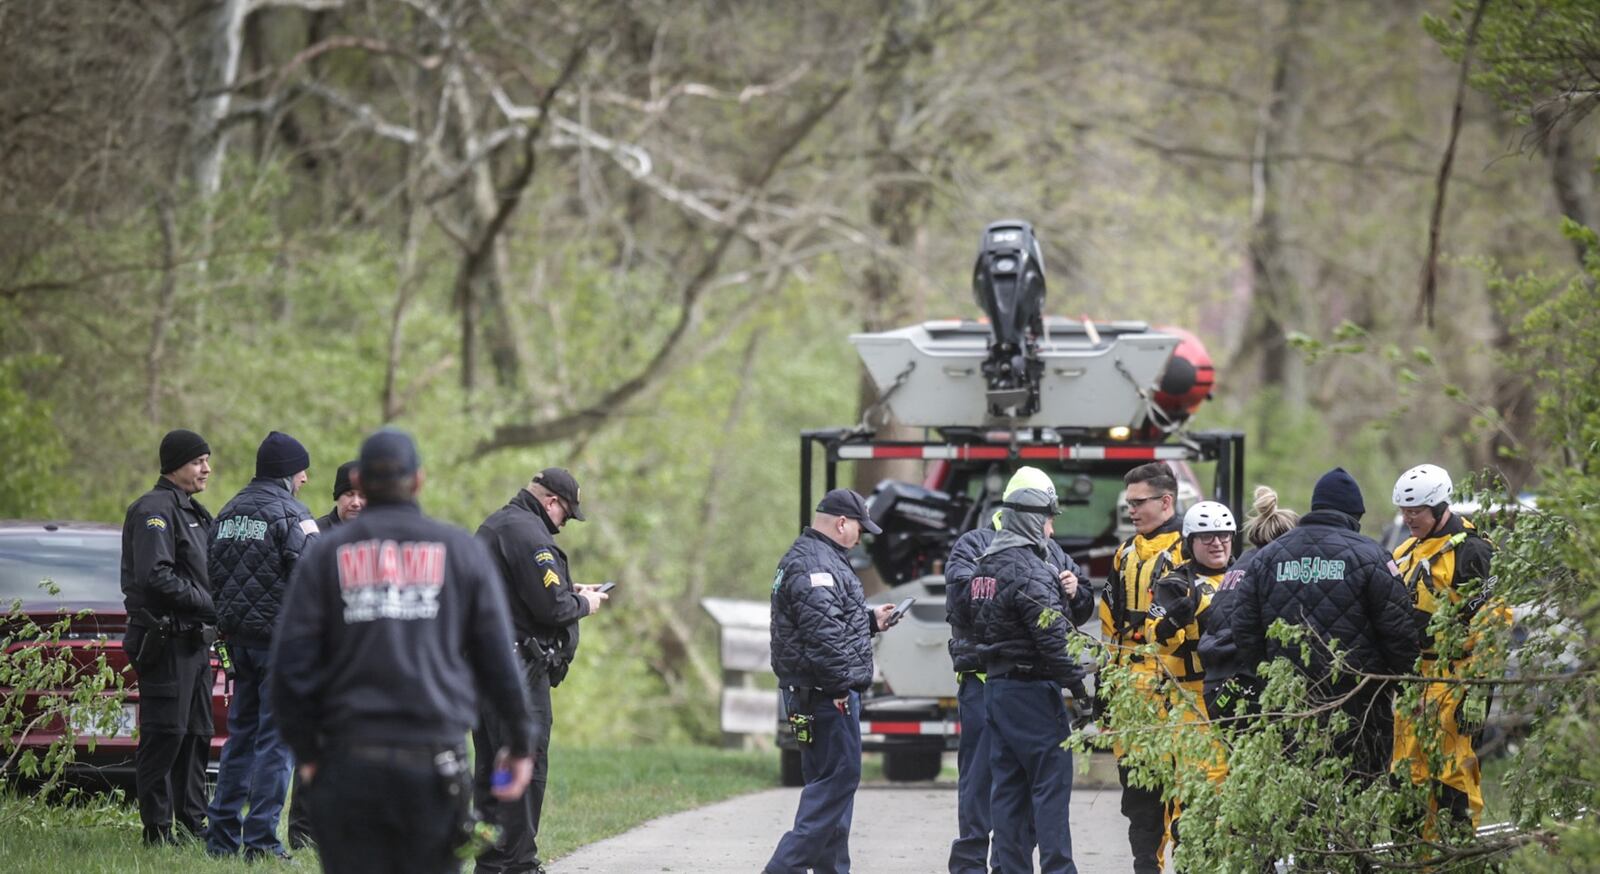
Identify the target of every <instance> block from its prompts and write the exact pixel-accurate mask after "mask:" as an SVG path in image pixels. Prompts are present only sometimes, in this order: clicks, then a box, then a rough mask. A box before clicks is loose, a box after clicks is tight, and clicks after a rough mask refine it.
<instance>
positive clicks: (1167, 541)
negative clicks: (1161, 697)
mask: <svg viewBox="0 0 1600 874" xmlns="http://www.w3.org/2000/svg"><path fill="white" fill-rule="evenodd" d="M1122 482H1123V484H1124V485H1125V486H1126V487H1127V492H1126V495H1125V497H1124V500H1125V501H1126V502H1127V505H1126V506H1127V510H1128V516H1129V518H1131V519H1132V520H1133V527H1134V531H1135V532H1136V533H1135V534H1134V536H1133V537H1131V538H1129V539H1128V540H1126V541H1124V542H1123V543H1122V544H1121V545H1120V546H1118V547H1117V551H1116V553H1115V554H1114V555H1113V556H1112V559H1111V578H1110V579H1109V580H1107V581H1106V589H1105V592H1104V593H1103V594H1102V595H1101V599H1100V639H1101V640H1102V641H1104V642H1105V644H1106V646H1107V647H1109V648H1110V651H1111V661H1112V663H1113V664H1118V665H1124V666H1127V667H1128V668H1129V669H1130V670H1132V671H1133V672H1135V676H1136V677H1137V678H1138V679H1137V680H1136V682H1138V683H1139V687H1140V690H1141V691H1142V692H1145V693H1147V694H1150V695H1156V694H1158V691H1157V685H1158V684H1157V683H1156V676H1157V674H1158V672H1159V667H1158V664H1157V663H1156V662H1155V661H1154V660H1151V659H1146V658H1144V657H1143V656H1141V655H1139V654H1138V653H1136V652H1135V650H1136V649H1137V648H1138V647H1140V646H1141V645H1143V644H1145V643H1147V642H1148V640H1147V639H1146V636H1145V621H1146V620H1147V619H1149V610H1150V590H1151V586H1152V584H1153V583H1154V582H1155V581H1156V580H1159V579H1161V578H1162V577H1163V576H1165V575H1166V574H1167V573H1168V572H1169V571H1171V570H1172V569H1173V568H1175V567H1177V566H1178V565H1179V564H1181V563H1182V562H1183V560H1184V559H1183V534H1182V530H1181V529H1182V525H1181V524H1180V522H1179V520H1178V518H1177V515H1176V513H1177V502H1178V480H1177V478H1176V477H1174V476H1173V475H1172V469H1171V468H1169V467H1167V465H1165V464H1163V463H1160V462H1154V463H1151V464H1141V465H1139V466H1138V467H1136V468H1134V469H1133V470H1130V471H1128V472H1127V473H1126V474H1124V475H1123V477H1122ZM1115 751H1116V752H1117V755H1118V756H1119V757H1120V756H1121V750H1120V748H1119V749H1117V750H1115ZM1117 776H1118V778H1119V779H1120V780H1121V782H1122V815H1123V816H1125V817H1127V818H1128V846H1129V848H1130V849H1131V850H1132V852H1133V870H1134V874H1160V871H1161V861H1160V858H1161V843H1162V835H1163V834H1164V833H1165V831H1166V827H1165V824H1164V821H1165V810H1166V805H1165V804H1163V803H1162V801H1161V791H1160V790H1159V789H1147V788H1145V787H1142V786H1136V785H1134V784H1133V782H1132V774H1131V772H1130V770H1129V769H1128V768H1127V767H1126V766H1124V765H1122V764H1118V765H1117Z"/></svg>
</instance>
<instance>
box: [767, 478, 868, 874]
mask: <svg viewBox="0 0 1600 874" xmlns="http://www.w3.org/2000/svg"><path fill="white" fill-rule="evenodd" d="M862 531H866V532H867V533H869V534H881V533H882V531H883V529H881V528H879V527H878V526H877V524H876V523H874V522H873V521H872V516H871V514H870V513H869V512H868V510H867V502H866V501H865V500H864V499H863V498H862V497H861V496H860V495H858V494H856V493H855V492H853V491H851V490H849V489H834V490H833V491H831V492H828V493H827V494H826V495H823V497H822V501H821V502H820V503H818V504H817V511H816V515H815V516H813V517H812V519H811V526H810V527H808V528H806V529H805V530H804V531H802V532H800V536H799V538H797V539H796V540H795V542H794V545H792V546H790V547H789V551H788V552H786V553H784V555H783V558H781V559H779V560H778V573H777V575H776V576H774V577H773V579H772V671H773V673H775V674H777V675H778V688H779V690H780V691H781V692H782V695H783V705H784V711H785V712H786V713H788V714H789V723H790V726H791V727H792V728H793V729H794V732H795V739H796V740H797V741H799V743H800V770H801V773H802V774H804V775H805V780H806V785H805V788H804V789H802V790H800V805H799V809H797V810H796V811H795V814H794V828H792V829H790V830H789V831H788V832H786V833H785V834H784V836H783V837H782V838H781V839H780V840H779V841H778V848H777V849H776V850H774V851H773V853H772V858H771V859H770V860H768V861H767V866H766V869H765V870H766V874H804V872H806V871H808V870H813V871H815V872H816V874H848V872H849V871H850V820H851V815H852V813H853V812H854V810H855V797H856V787H857V786H858V785H859V784H860V783H861V697H860V693H861V692H862V691H863V690H865V689H866V688H867V687H868V686H870V685H872V635H873V634H876V633H877V632H879V631H882V630H884V629H885V628H887V627H888V623H889V622H890V621H891V614H892V613H893V612H894V605H893V604H880V605H879V606H877V607H875V608H871V609H868V607H867V600H866V596H865V594H864V593H863V592H862V589H861V581H860V580H859V579H857V578H856V574H855V571H854V570H853V569H851V567H850V558H849V552H850V549H851V547H853V546H855V545H856V543H857V542H859V541H860V540H861V532H862Z"/></svg>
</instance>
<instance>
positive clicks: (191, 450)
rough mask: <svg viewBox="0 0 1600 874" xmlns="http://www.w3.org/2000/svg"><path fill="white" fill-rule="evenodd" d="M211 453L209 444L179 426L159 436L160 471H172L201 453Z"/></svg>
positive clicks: (204, 439) (197, 435)
mask: <svg viewBox="0 0 1600 874" xmlns="http://www.w3.org/2000/svg"><path fill="white" fill-rule="evenodd" d="M210 454H211V444H209V443H207V442H206V438H204V437H201V436H200V435H199V434H196V433H194V432H193V431H187V430H184V429H183V428H179V429H177V430H175V431H168V432H167V436H165V437H163V438H161V472H162V473H172V472H173V471H175V470H177V469H178V468H180V467H183V466H184V465H185V464H188V463H189V462H191V461H194V460H195V459H196V458H199V457H200V456H202V455H210Z"/></svg>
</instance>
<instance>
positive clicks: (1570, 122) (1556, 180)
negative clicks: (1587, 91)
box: [1533, 106, 1600, 268]
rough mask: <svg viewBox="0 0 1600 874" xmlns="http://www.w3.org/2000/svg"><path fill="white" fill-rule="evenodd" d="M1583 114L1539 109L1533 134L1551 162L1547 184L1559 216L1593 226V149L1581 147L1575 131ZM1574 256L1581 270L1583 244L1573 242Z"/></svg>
mask: <svg viewBox="0 0 1600 874" xmlns="http://www.w3.org/2000/svg"><path fill="white" fill-rule="evenodd" d="M1583 116H1584V113H1581V112H1578V111H1576V110H1574V109H1573V108H1571V107H1567V108H1566V110H1565V111H1562V110H1560V109H1557V108H1554V107H1552V106H1542V107H1540V108H1539V109H1538V110H1536V111H1535V112H1534V114H1533V126H1534V131H1535V135H1536V136H1537V137H1538V138H1539V145H1540V148H1541V150H1542V151H1543V152H1544V156H1545V159H1546V160H1547V161H1548V162H1549V163H1550V185H1551V187H1552V189H1553V190H1554V191H1555V195H1556V203H1557V204H1558V205H1560V207H1561V214H1562V215H1564V216H1566V217H1567V218H1569V219H1572V220H1573V221H1575V222H1577V223H1578V224H1580V225H1583V226H1584V227H1586V228H1592V227H1595V222H1596V221H1597V220H1600V204H1597V203H1596V201H1595V179H1594V168H1595V149H1594V146H1593V145H1592V143H1591V145H1590V146H1589V148H1587V149H1585V148H1583V142H1584V141H1583V139H1582V138H1581V137H1580V136H1579V135H1578V134H1579V132H1578V129H1579V128H1580V127H1582V125H1583ZM1572 248H1573V254H1574V255H1575V256H1576V257H1577V259H1578V266H1579V267H1580V268H1581V267H1583V256H1584V247H1583V243H1581V242H1579V241H1577V240H1573V241H1572Z"/></svg>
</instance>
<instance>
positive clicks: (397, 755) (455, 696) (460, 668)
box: [271, 429, 533, 874]
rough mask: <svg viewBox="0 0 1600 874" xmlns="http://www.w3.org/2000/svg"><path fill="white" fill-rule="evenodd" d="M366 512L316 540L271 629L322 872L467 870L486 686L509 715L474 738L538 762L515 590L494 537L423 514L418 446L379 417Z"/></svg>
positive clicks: (365, 465) (281, 709)
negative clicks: (497, 731) (474, 764)
mask: <svg viewBox="0 0 1600 874" xmlns="http://www.w3.org/2000/svg"><path fill="white" fill-rule="evenodd" d="M352 481H353V483H354V485H355V486H356V488H358V489H360V490H361V491H362V493H363V494H364V495H366V497H367V501H368V506H367V508H366V510H365V511H363V512H362V514H361V516H360V518H358V519H356V520H355V521H353V522H349V523H346V524H344V525H340V526H338V527H337V528H336V529H335V530H333V531H331V532H329V533H328V534H327V536H325V537H318V538H316V540H315V541H313V543H312V546H311V549H310V550H309V551H308V552H307V553H306V555H305V556H304V557H303V558H302V559H301V561H300V563H299V565H298V567H296V568H295V573H294V578H293V580H292V582H291V583H290V585H289V592H288V596H287V598H286V599H285V601H284V604H283V612H282V615H281V617H280V619H279V623H278V629H277V632H276V633H275V634H274V636H273V640H272V661H271V671H272V681H271V686H272V695H273V702H274V704H275V706H276V708H277V713H278V720H279V724H280V726H281V728H282V733H283V737H284V739H285V740H286V741H287V742H288V744H289V746H290V748H291V749H293V750H294V754H295V760H296V762H297V763H298V770H299V771H300V776H301V779H302V781H303V783H304V785H305V787H306V792H307V794H308V796H309V797H308V798H307V802H308V804H309V805H310V808H311V818H312V823H313V827H314V829H315V831H316V834H317V842H318V843H317V850H318V854H319V856H320V858H321V862H322V865H323V870H325V871H329V872H334V874H340V872H367V871H411V872H445V871H450V872H458V871H459V870H460V864H459V862H457V860H456V858H455V855H454V849H455V847H457V846H458V845H459V844H460V843H461V842H462V840H463V839H464V837H465V834H466V830H467V828H468V825H469V823H470V819H469V817H470V811H469V808H468V800H469V798H470V796H471V791H472V789H471V783H472V780H471V774H470V773H469V771H468V769H467V765H466V759H465V756H466V749H465V740H466V736H467V733H468V732H469V731H471V730H472V727H473V725H474V723H476V722H477V713H478V710H479V704H480V695H481V697H482V699H485V703H486V706H489V707H493V708H495V709H496V711H497V712H498V714H499V716H500V718H501V719H503V720H504V721H505V723H506V724H507V725H509V726H511V727H512V730H511V731H509V732H507V737H506V746H505V747H504V748H501V749H499V750H495V749H483V748H479V749H478V750H477V755H479V756H484V757H489V758H492V759H494V760H495V761H496V763H497V767H498V769H499V770H502V771H503V772H504V776H503V777H502V779H501V781H500V782H499V783H498V784H497V788H496V789H495V790H494V791H495V793H496V796H497V797H498V798H500V799H501V800H505V801H509V800H511V799H514V798H516V797H517V796H518V795H520V794H522V792H523V791H524V789H526V787H527V783H528V780H529V778H530V777H531V776H532V774H533V760H532V759H531V758H530V757H529V741H530V738H531V735H532V732H533V725H532V721H531V718H530V717H529V715H528V700H527V695H526V694H525V693H524V692H523V689H522V684H521V682H519V680H518V677H517V664H516V659H515V657H514V656H513V655H512V643H511V626H510V623H509V622H508V621H507V619H506V602H505V593H504V590H503V588H502V586H501V583H500V579H499V575H498V574H497V573H496V572H495V569H494V565H493V563H491V562H490V561H489V557H488V556H487V555H485V554H484V551H483V547H482V546H481V545H479V544H478V542H477V541H476V540H474V539H473V538H472V537H471V536H469V535H468V534H467V533H466V532H465V531H462V530H460V529H458V528H454V527H452V526H449V525H445V524H442V523H440V522H436V521H434V520H432V519H430V518H428V517H427V516H424V515H423V514H422V511H421V509H419V508H418V506H417V503H416V496H417V493H418V491H420V489H421V488H422V483H423V471H422V469H421V459H420V458H419V457H418V454H417V448H416V444H414V443H413V442H412V441H411V437H410V436H409V435H407V434H405V433H404V432H401V431H396V430H390V429H384V430H381V431H378V432H376V433H375V434H373V435H372V436H370V437H368V438H367V439H366V442H364V443H363V444H362V446H361V456H360V469H359V470H358V471H357V472H356V473H355V474H354V476H353V480H352Z"/></svg>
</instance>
